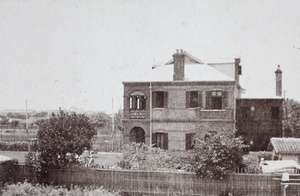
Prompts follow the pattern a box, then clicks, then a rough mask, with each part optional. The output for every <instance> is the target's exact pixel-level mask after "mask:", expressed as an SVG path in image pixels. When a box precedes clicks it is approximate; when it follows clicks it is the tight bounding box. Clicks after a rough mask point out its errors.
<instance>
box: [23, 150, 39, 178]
mask: <svg viewBox="0 0 300 196" xmlns="http://www.w3.org/2000/svg"><path fill="white" fill-rule="evenodd" d="M25 166H26V169H27V171H28V174H29V176H28V178H29V179H28V180H30V181H32V182H35V183H37V182H41V180H42V173H41V172H42V167H41V159H40V155H39V153H35V152H31V153H28V154H27V156H26V164H25Z"/></svg>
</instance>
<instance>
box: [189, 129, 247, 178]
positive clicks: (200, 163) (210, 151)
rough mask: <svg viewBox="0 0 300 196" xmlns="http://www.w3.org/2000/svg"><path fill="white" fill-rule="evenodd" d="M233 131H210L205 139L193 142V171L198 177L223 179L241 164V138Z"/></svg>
mask: <svg viewBox="0 0 300 196" xmlns="http://www.w3.org/2000/svg"><path fill="white" fill-rule="evenodd" d="M234 135H235V132H233V131H232V132H226V131H221V132H219V133H216V132H211V133H210V135H209V137H208V138H207V139H206V141H200V140H197V141H196V144H195V157H194V158H195V165H194V168H195V171H196V174H197V175H198V176H199V177H203V178H215V179H224V178H226V176H227V175H228V174H229V173H231V172H233V171H234V170H235V169H236V168H238V167H240V166H242V164H243V158H242V140H241V139H240V138H235V137H234Z"/></svg>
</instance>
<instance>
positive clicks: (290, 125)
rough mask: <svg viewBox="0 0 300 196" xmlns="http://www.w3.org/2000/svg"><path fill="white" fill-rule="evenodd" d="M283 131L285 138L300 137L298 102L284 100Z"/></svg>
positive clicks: (299, 103) (299, 108) (299, 109)
mask: <svg viewBox="0 0 300 196" xmlns="http://www.w3.org/2000/svg"><path fill="white" fill-rule="evenodd" d="M282 124H283V130H284V136H285V137H300V102H298V101H295V100H293V99H285V100H284V114H283V123H282Z"/></svg>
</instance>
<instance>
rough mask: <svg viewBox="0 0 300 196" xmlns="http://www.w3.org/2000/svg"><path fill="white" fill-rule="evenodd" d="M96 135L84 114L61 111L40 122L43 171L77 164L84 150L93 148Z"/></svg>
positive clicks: (40, 149) (39, 135) (39, 133)
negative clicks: (76, 157) (92, 143)
mask: <svg viewBox="0 0 300 196" xmlns="http://www.w3.org/2000/svg"><path fill="white" fill-rule="evenodd" d="M95 134H96V131H95V129H94V126H93V125H92V123H91V122H90V120H89V118H88V117H87V116H85V115H83V114H79V115H77V114H76V113H72V114H68V113H65V112H63V111H60V112H59V113H58V114H54V113H53V114H52V116H51V117H50V118H49V119H46V120H41V121H39V131H38V139H39V151H40V159H41V166H42V169H47V168H48V169H49V168H50V169H51V168H63V167H66V166H68V165H70V164H74V163H76V162H77V160H76V159H75V156H76V154H77V155H80V154H82V152H83V151H84V148H85V147H87V148H88V149H89V148H90V147H91V140H92V138H93V136H94V135H95Z"/></svg>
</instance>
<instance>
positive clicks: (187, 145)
mask: <svg viewBox="0 0 300 196" xmlns="http://www.w3.org/2000/svg"><path fill="white" fill-rule="evenodd" d="M185 149H186V150H190V149H191V134H190V133H186V134H185Z"/></svg>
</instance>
